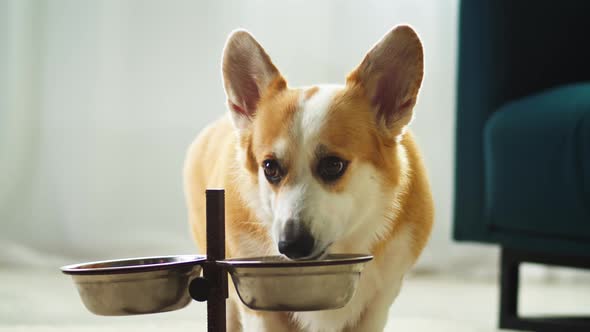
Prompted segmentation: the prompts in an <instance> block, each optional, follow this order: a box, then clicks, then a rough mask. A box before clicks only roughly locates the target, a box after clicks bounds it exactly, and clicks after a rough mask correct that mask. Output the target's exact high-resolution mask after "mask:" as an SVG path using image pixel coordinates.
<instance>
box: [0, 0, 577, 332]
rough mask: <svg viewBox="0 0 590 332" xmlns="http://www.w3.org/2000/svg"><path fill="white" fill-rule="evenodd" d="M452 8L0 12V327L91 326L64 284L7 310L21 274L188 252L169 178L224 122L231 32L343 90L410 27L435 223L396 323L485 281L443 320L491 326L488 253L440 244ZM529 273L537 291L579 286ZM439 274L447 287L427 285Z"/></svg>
mask: <svg viewBox="0 0 590 332" xmlns="http://www.w3.org/2000/svg"><path fill="white" fill-rule="evenodd" d="M458 7H459V1H458V0H447V1H439V0H420V1H414V0H396V1H382V0H380V1H376V0H370V1H336V0H334V1H272V2H271V1H178V0H175V1H139V0H136V1H132V0H124V1H114V0H112V1H110V0H104V1H86V0H53V1H41V0H39V1H34V0H0V281H3V282H4V284H5V288H4V289H0V290H3V292H4V293H2V292H0V328H1V326H2V325H1V324H2V322H4V323H6V324H8V325H6V326H5V328H10V327H9V325H10V324H15V326H17V325H20V326H21V328H24V327H22V326H28V327H27V328H31V326H29V325H27V324H33V325H34V326H40V325H42V324H44V323H47V322H50V323H51V324H59V323H61V322H64V321H65V322H70V323H72V322H73V323H75V324H86V323H87V322H90V321H92V322H93V324H94V323H97V322H99V321H98V320H97V318H94V317H90V316H89V314H87V315H88V316H83V315H84V314H85V313H77V315H78V316H76V315H73V314H71V312H72V311H80V312H81V311H83V308H82V306H81V304H79V303H78V302H76V301H78V300H77V299H76V298H75V297H76V295H75V291H74V289H73V285H69V284H65V282H67V280H66V281H64V284H61V282H62V281H55V283H56V284H55V285H56V286H55V289H57V290H60V291H63V292H66V290H67V296H68V299H69V300H68V301H70V302H71V306H70V307H65V308H63V309H60V310H57V309H55V308H53V309H49V308H47V307H46V306H45V307H42V308H41V309H37V311H36V312H37V315H36V316H35V315H34V314H28V312H33V311H34V310H33V309H31V308H30V307H28V306H29V305H34V303H33V304H31V303H30V301H33V302H34V301H41V300H42V299H40V295H37V297H35V295H31V296H32V297H30V298H25V300H26V301H29V303H25V300H22V299H21V302H18V301H17V303H21V304H22V306H20V307H19V306H18V305H15V304H14V303H11V302H10V301H8V300H4V298H3V297H2V295H3V294H4V295H5V296H7V297H6V298H9V297H8V296H12V297H11V299H12V300H15V299H16V300H18V298H19V296H18V295H17V293H16V292H14V291H13V293H10V289H9V288H11V287H10V286H9V285H10V283H15V282H16V283H18V282H20V281H21V280H28V281H30V282H32V283H34V282H35V280H38V279H35V277H34V275H35V273H36V272H35V273H33V272H27V273H24V272H22V271H37V270H38V271H44V272H39V273H41V274H40V275H41V276H43V277H44V278H45V279H44V280H49V279H51V280H54V279H55V280H57V279H58V278H60V279H59V280H61V279H65V278H64V277H62V276H60V275H59V274H58V273H57V267H58V266H59V265H61V264H65V263H72V262H77V261H83V260H96V259H111V258H121V257H131V256H147V255H167V254H182V253H194V252H196V247H195V245H194V244H193V243H192V239H191V238H190V234H189V231H188V224H187V215H186V209H185V204H184V198H183V192H182V181H181V170H182V164H183V159H184V155H185V151H186V148H187V147H188V145H189V143H190V142H191V141H192V139H193V138H194V137H195V135H196V134H197V133H198V132H199V131H200V130H201V129H202V128H204V126H206V124H208V123H209V122H211V121H213V120H215V119H217V118H218V117H220V116H222V115H223V114H224V112H226V109H225V106H224V103H225V95H224V92H223V87H222V84H221V75H220V58H221V52H222V48H223V45H224V43H225V40H226V37H227V35H228V34H229V33H230V32H231V31H232V30H233V29H236V28H246V29H248V30H249V31H251V32H252V33H253V34H254V35H255V36H256V38H257V39H258V40H259V42H260V43H261V44H262V45H263V46H264V47H265V48H266V50H267V51H268V53H269V54H270V56H271V58H272V59H273V61H274V63H275V64H276V65H277V67H278V68H279V70H280V71H281V72H282V73H283V75H284V76H285V77H286V78H287V80H288V82H289V83H290V85H291V86H300V85H309V84H314V83H343V82H344V78H345V76H346V74H347V73H348V72H349V71H350V70H352V69H353V68H354V67H355V66H356V65H357V64H358V63H359V62H360V61H361V59H362V57H363V56H364V54H365V52H366V51H367V50H368V49H369V48H370V47H371V46H372V45H373V44H374V43H375V42H376V41H377V40H378V39H379V38H380V37H381V36H382V35H383V34H384V33H385V32H387V31H388V30H390V29H391V28H392V27H393V26H395V25H397V24H401V23H408V24H410V25H412V26H413V27H414V28H415V29H416V31H417V32H418V34H419V35H420V37H421V39H422V42H423V44H424V50H425V78H424V83H423V86H422V89H421V92H420V96H419V101H418V104H417V106H416V111H415V114H416V118H415V121H414V122H413V123H412V128H413V131H414V133H415V136H416V138H417V140H418V143H419V145H420V146H421V149H422V152H423V156H424V159H425V162H426V166H427V169H428V172H429V176H430V181H431V184H432V190H433V193H434V198H435V203H436V223H435V228H434V233H433V235H432V238H431V241H430V243H429V245H428V247H427V248H426V251H425V252H424V254H423V256H422V257H421V259H420V261H419V263H418V265H417V266H416V269H415V271H414V272H413V273H414V274H415V275H416V276H417V278H418V279H417V280H418V281H417V283H414V284H412V283H411V281H408V283H409V284H410V286H409V288H410V289H413V290H414V293H412V291H410V290H409V291H408V292H410V294H413V295H412V297H410V296H408V297H404V295H403V294H402V300H403V299H406V300H403V301H406V302H403V303H407V305H405V306H402V305H398V309H399V311H400V312H401V313H402V314H401V316H403V317H406V318H408V317H418V318H416V320H412V319H409V320H406V321H405V323H404V321H403V320H402V321H401V323H400V324H401V326H406V327H407V328H408V329H407V330H412V329H414V328H415V329H414V330H415V331H420V329H419V328H418V327H417V326H422V325H420V324H422V323H420V321H419V317H421V316H422V315H423V314H424V310H425V309H424V308H423V306H424V304H423V303H422V304H420V303H419V302H422V301H427V299H426V298H423V297H430V296H431V295H430V294H432V293H437V292H443V293H444V292H447V293H444V294H446V295H445V296H450V297H463V296H467V295H466V294H465V292H464V290H462V289H461V284H462V283H463V282H464V281H460V280H471V281H469V282H473V283H481V284H482V285H484V286H481V287H483V288H480V290H481V292H480V293H478V294H480V295H481V297H483V298H484V300H483V301H485V302H489V303H488V304H486V307H485V308H487V309H485V310H488V309H489V310H488V311H485V310H484V313H479V315H480V316H477V315H476V316H473V317H471V318H469V317H465V316H468V315H465V314H464V313H465V310H468V308H466V309H461V310H463V313H461V312H459V311H457V312H456V313H455V314H450V315H451V316H452V317H454V318H453V319H455V320H459V321H460V320H461V319H466V320H471V321H472V323H473V324H472V325H469V326H468V327H466V328H464V327H462V325H461V326H460V325H452V324H451V325H452V326H451V325H449V326H451V327H449V331H450V330H453V331H462V329H461V328H464V330H465V331H476V330H477V331H480V330H481V331H492V330H494V328H495V324H496V312H495V310H496V309H495V305H496V302H494V301H497V295H496V288H495V282H496V277H497V271H498V270H497V257H498V249H497V248H495V247H491V246H484V245H476V244H456V243H454V242H453V241H452V240H451V238H452V237H451V234H452V224H453V223H452V217H453V195H454V160H455V157H454V154H455V151H454V146H455V141H454V140H455V113H456V110H455V105H456V102H455V97H456V86H457V84H456V76H457V75H456V73H457V40H458ZM211 167H215V165H211ZM33 268H34V269H37V270H31V269H33ZM15 271H16V272H15ZM529 272H530V273H529V274H528V275H530V276H531V277H532V278H536V280H539V282H542V281H546V280H548V279H551V278H553V279H555V278H558V279H560V280H561V282H571V280H576V282H579V281H580V280H585V279H584V278H583V277H578V276H577V275H576V274H575V273H573V272H572V273H569V272H561V273H555V272H547V270H546V269H544V268H540V267H530V268H529ZM420 275H427V276H430V277H427V278H426V279H420ZM574 275H575V277H572V276H574ZM27 276H28V277H27ZM432 276H435V277H432ZM437 276H441V277H440V278H442V280H446V281H445V282H446V283H442V284H439V283H438V282H437V281H432V280H433V279H432V278H434V280H437V279H436V278H439V277H437ZM1 278H5V279H1ZM23 278H24V279H23ZM27 278H29V279H27ZM429 278H430V279H429ZM420 280H422V281H420ZM424 280H426V281H424ZM421 283H424V284H421ZM412 285H413V286H412ZM60 287H62V288H60ZM412 287H413V288H412ZM424 287H426V288H424ZM428 287H431V288H428ZM432 287H434V288H432ZM539 287H541V288H542V286H539ZM424 289H431V290H432V291H431V292H425V291H424ZM445 289H446V290H445ZM585 289H586V290H588V288H585ZM576 290H577V289H574V290H573V291H576ZM45 291H47V290H45ZM570 291H572V290H571V289H570ZM42 294H45V295H48V296H49V294H47V293H42ZM52 294H53V293H52ZM560 294H561V295H559V294H558V295H555V296H557V297H559V296H563V297H564V298H567V297H571V296H570V295H571V293H560ZM586 294H587V293H586ZM53 295H56V294H53ZM417 297H420V300H419V301H417V300H416V298H417ZM535 299H538V298H531V299H530V303H532V302H536V300H535ZM402 300H400V301H402ZM412 301H413V302H412ZM66 302H67V301H66ZM70 302H68V303H70ZM440 304H441V305H440V306H438V307H436V306H433V307H432V308H431V309H429V310H430V311H429V312H431V313H433V316H432V317H434V318H433V319H437V320H438V322H439V323H438V325H437V326H438V327H439V328H438V329H430V331H439V330H440V331H443V330H444V326H445V323H444V320H445V319H446V318H448V315H447V316H445V311H448V310H450V309H449V308H448V307H447V305H446V304H445V302H444V300H443V301H441V302H440ZM396 305H397V304H396ZM467 306H468V305H467ZM404 308H405V309H404ZM394 309H395V308H394ZM43 310H49V311H46V312H43ZM52 310H53V311H52ZM187 310H188V309H187ZM482 310H483V309H482ZM196 311H198V310H197V309H195V310H193V311H191V314H194V313H195V312H196ZM200 311H202V310H200ZM427 311H428V310H427ZM49 312H51V313H49ZM404 314H405V316H404ZM170 315H171V316H170V317H177V316H174V315H179V314H177V313H171V314H170ZM184 315H185V316H188V315H189V314H184ZM394 315H395V313H394ZM484 315H485V316H484ZM152 317H159V316H158V315H156V316H152ZM183 317H184V316H183ZM432 317H431V318H432ZM461 317H463V318H461ZM134 319H135V318H133V319H131V320H128V321H131V322H135V323H137V322H138V321H139V320H137V319H135V320H134ZM143 319H144V320H145V319H148V320H149V319H152V318H151V317H150V318H145V317H144V318H143ZM153 319H155V320H156V321H157V319H159V318H153ZM104 322H105V321H104V320H102V321H100V323H101V324H102V323H104ZM109 322H111V323H112V322H113V321H109ZM115 322H117V323H118V322H121V320H120V319H119V320H115ZM441 322H442V323H441ZM109 324H110V323H109ZM187 324H190V323H187ZM404 324H406V325H404ZM412 324H414V325H412ZM189 326H190V325H189ZM424 326H426V325H424Z"/></svg>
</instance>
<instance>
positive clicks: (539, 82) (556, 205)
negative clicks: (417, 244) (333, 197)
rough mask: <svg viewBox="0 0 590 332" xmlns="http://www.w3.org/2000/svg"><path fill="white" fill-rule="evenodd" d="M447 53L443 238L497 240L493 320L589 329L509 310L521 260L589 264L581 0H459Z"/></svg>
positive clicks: (589, 121) (589, 147) (589, 34)
mask: <svg viewBox="0 0 590 332" xmlns="http://www.w3.org/2000/svg"><path fill="white" fill-rule="evenodd" d="M458 61H459V62H458V67H459V73H458V95H457V129H456V130H457V132H456V170H455V171H456V173H455V176H456V193H455V208H454V211H455V216H454V218H455V224H454V238H455V239H456V240H458V241H475V242H485V243H492V244H497V245H500V246H501V247H502V278H501V282H502V285H501V289H502V292H501V310H500V313H501V314H500V325H501V327H505V328H515V329H522V330H534V331H560V332H561V331H590V321H588V320H584V319H574V318H571V319H546V318H545V319H533V318H520V317H519V316H518V313H517V310H516V308H517V293H518V292H517V290H518V265H519V263H520V262H536V263H544V264H550V265H562V266H573V267H580V268H590V1H587V0H577V1H574V0H560V1H548V0H537V1H513V0H463V1H462V3H461V6H460V25H459V60H458ZM589 296H590V295H589Z"/></svg>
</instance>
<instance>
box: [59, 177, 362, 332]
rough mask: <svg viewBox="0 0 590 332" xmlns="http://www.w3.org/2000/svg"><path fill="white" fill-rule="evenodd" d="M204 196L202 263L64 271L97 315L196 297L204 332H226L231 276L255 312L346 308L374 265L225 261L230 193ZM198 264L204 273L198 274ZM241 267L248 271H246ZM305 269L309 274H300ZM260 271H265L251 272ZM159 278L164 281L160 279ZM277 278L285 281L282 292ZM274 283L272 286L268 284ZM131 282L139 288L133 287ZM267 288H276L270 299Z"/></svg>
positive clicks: (187, 259)
mask: <svg viewBox="0 0 590 332" xmlns="http://www.w3.org/2000/svg"><path fill="white" fill-rule="evenodd" d="M205 197H206V211H205V212H206V225H205V226H206V241H207V242H206V248H207V250H206V256H205V257H203V256H192V255H191V256H189V255H183V256H162V257H144V258H135V259H123V260H110V261H100V262H89V263H83V264H73V265H68V266H64V267H62V268H61V270H62V272H63V273H65V274H70V275H72V277H73V280H74V282H75V284H76V286H77V287H78V293H79V294H80V297H81V298H82V301H83V302H84V304H85V305H86V307H87V309H89V310H90V311H91V312H93V313H95V314H98V315H107V316H113V315H132V314H140V313H155V312H164V311H170V310H176V309H180V308H183V307H184V306H186V305H187V304H188V303H189V302H190V300H191V298H192V299H194V300H196V301H200V302H204V301H207V330H208V331H209V332H226V330H227V327H226V299H227V298H228V280H227V279H228V278H227V274H228V273H230V274H231V275H232V278H233V280H234V285H236V290H237V293H238V295H239V297H240V300H241V301H242V302H243V303H244V304H245V305H246V306H248V307H249V308H251V309H253V310H271V311H303V310H304V311H309V310H325V309H336V308H341V307H343V306H344V305H345V304H346V303H347V302H348V301H349V300H350V299H351V297H352V295H353V294H354V291H355V289H356V283H357V281H358V279H359V278H360V273H361V270H362V267H363V264H364V263H366V262H368V261H369V260H371V259H372V256H370V255H360V254H334V255H332V256H331V257H330V258H328V259H325V260H323V261H313V260H310V261H305V262H286V261H284V260H283V261H282V262H278V261H276V260H272V259H273V257H278V256H268V257H266V258H270V259H271V260H269V261H266V262H265V261H262V259H263V258H264V257H263V258H260V257H255V258H254V260H252V261H248V259H235V260H231V259H230V260H226V259H225V191H224V190H223V189H207V190H206V192H205ZM196 265H199V267H198V268H197V267H196ZM259 268H260V270H258V269H259ZM274 268H286V269H289V273H284V272H285V271H283V273H279V274H273V273H270V274H269V273H268V269H274ZM308 268H309V269H308ZM201 269H202V272H203V273H202V277H196V278H193V277H194V275H195V274H194V272H195V271H199V272H200V271H201ZM240 269H242V270H241V271H247V272H244V273H241V272H240ZM292 269H294V270H292ZM305 269H307V270H306V271H303V270H305ZM255 270H256V271H262V272H253V271H255ZM275 271H277V270H275ZM310 271H311V272H310ZM128 276H132V277H128ZM162 276H165V278H164V279H163V278H162ZM317 276H321V277H320V278H321V279H323V278H329V279H323V281H324V282H323V283H322V284H323V286H321V287H323V288H322V292H312V293H309V292H305V290H310V289H312V288H311V287H309V285H310V284H309V282H312V281H313V280H316V281H317V278H316V279H314V278H315V277H317ZM240 278H244V279H243V280H245V281H244V282H243V283H242V282H240ZM276 278H279V279H280V280H281V283H279V284H278V286H277V283H276V281H277V279H276ZM309 278H311V279H309ZM162 280H163V281H162ZM269 280H270V283H268V282H269ZM310 280H312V281H310ZM130 281H133V282H134V283H135V282H136V284H132V285H130ZM153 282H156V284H154V283H153ZM253 282H254V283H253ZM187 283H188V286H187ZM326 283H327V284H326ZM155 285H156V286H155ZM240 285H241V286H240ZM269 285H272V286H270V287H271V291H270V293H269ZM133 286H135V287H133ZM187 287H188V294H187V292H186V288H187ZM240 287H245V289H246V290H247V289H253V292H255V293H258V292H261V291H262V292H263V293H265V294H266V295H265V296H261V297H258V296H256V297H253V296H252V294H251V293H248V292H246V293H244V288H240ZM261 287H262V288H261ZM272 287H275V288H274V289H273V288H272ZM276 287H279V288H280V289H282V290H281V292H280V293H277V289H276ZM162 289H166V290H169V291H170V292H171V294H173V297H172V298H171V299H172V302H170V299H161V294H156V293H157V292H161V291H162ZM285 289H289V290H292V289H297V290H299V291H297V292H296V294H297V296H298V298H297V297H295V298H294V297H293V296H292V294H291V296H289V297H288V298H289V299H290V300H289V301H290V302H288V303H285V302H283V301H282V297H283V295H285V294H284V292H285V291H286V290H285ZM154 291H156V292H155V293H154ZM287 293H289V292H287ZM269 294H270V295H269ZM189 296H190V297H189ZM134 301H135V302H136V301H145V302H142V303H149V305H147V306H142V307H139V308H136V307H135V306H134V304H135V302H134Z"/></svg>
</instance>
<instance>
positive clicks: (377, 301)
mask: <svg viewBox="0 0 590 332" xmlns="http://www.w3.org/2000/svg"><path fill="white" fill-rule="evenodd" d="M400 289H401V279H400V280H399V281H396V282H395V283H394V284H393V285H390V286H388V291H387V292H385V291H383V292H378V293H377V295H376V296H375V298H374V299H373V300H372V301H370V302H369V304H368V305H367V307H366V308H365V310H364V311H363V314H362V316H361V319H360V320H359V321H358V322H357V323H356V324H354V326H350V327H348V328H346V329H345V330H344V331H343V332H382V331H383V329H384V328H385V324H386V323H387V316H388V314H389V307H391V304H392V303H393V301H394V300H395V298H396V297H397V295H398V294H399V291H400Z"/></svg>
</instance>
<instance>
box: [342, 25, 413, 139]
mask: <svg viewBox="0 0 590 332" xmlns="http://www.w3.org/2000/svg"><path fill="white" fill-rule="evenodd" d="M423 67H424V60H423V52H422V44H421V43H420V39H419V38H418V35H417V34H416V32H414V30H413V29H412V28H410V27H409V26H405V25H402V26H397V27H395V28H394V29H393V30H391V31H389V32H388V33H387V34H386V35H385V36H384V37H383V38H382V39H381V40H380V41H379V42H377V44H375V46H373V48H372V49H371V50H370V51H369V53H367V55H366V56H365V58H364V59H363V61H362V62H361V64H360V65H359V66H358V67H357V68H356V69H355V70H353V71H352V72H351V73H350V74H349V75H348V77H347V78H346V84H347V85H348V86H350V88H353V89H355V88H356V89H359V88H360V89H362V91H363V93H364V94H365V96H366V97H367V98H368V99H369V101H370V103H371V106H372V107H373V109H374V112H375V116H376V120H377V123H378V124H379V126H381V127H382V128H383V129H384V130H387V131H388V133H390V134H392V135H394V136H395V137H397V136H399V135H400V134H402V133H403V131H404V128H405V127H406V126H407V125H408V124H409V123H410V121H411V119H412V112H413V108H414V105H415V104H416V99H417V96H418V90H419V89H420V84H421V83H422V76H423V72H424V69H423Z"/></svg>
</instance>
